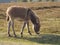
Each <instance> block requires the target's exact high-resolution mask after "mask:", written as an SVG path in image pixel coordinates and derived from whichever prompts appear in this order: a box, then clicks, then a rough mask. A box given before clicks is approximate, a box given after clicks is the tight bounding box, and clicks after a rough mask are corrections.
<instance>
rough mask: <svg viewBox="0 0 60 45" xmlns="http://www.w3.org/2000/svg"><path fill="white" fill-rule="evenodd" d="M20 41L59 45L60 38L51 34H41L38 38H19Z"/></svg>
mask: <svg viewBox="0 0 60 45" xmlns="http://www.w3.org/2000/svg"><path fill="white" fill-rule="evenodd" d="M20 39H24V40H28V41H32V42H36V43H42V44H60V36H58V35H51V34H42V35H40V36H33V37H23V38H21V37H20Z"/></svg>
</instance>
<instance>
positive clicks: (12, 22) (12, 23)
mask: <svg viewBox="0 0 60 45" xmlns="http://www.w3.org/2000/svg"><path fill="white" fill-rule="evenodd" d="M11 25H12V30H13V33H14V37H16V34H15V31H14V20H13V21H11Z"/></svg>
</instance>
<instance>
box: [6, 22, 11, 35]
mask: <svg viewBox="0 0 60 45" xmlns="http://www.w3.org/2000/svg"><path fill="white" fill-rule="evenodd" d="M10 26H11V21H8V28H7V30H8V36H11V35H10Z"/></svg>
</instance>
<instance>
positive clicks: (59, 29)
mask: <svg viewBox="0 0 60 45" xmlns="http://www.w3.org/2000/svg"><path fill="white" fill-rule="evenodd" d="M11 5H20V6H23V7H24V6H26V7H29V8H32V7H34V8H35V10H33V11H34V12H35V13H36V14H37V15H38V16H39V19H40V22H41V29H40V34H41V35H40V36H37V35H36V34H35V32H34V30H33V29H32V23H30V30H31V32H32V34H33V36H30V35H29V34H28V33H27V29H25V30H24V37H23V38H21V37H20V32H21V28H22V24H23V21H17V20H15V31H16V34H17V35H18V36H19V37H17V38H14V37H7V22H6V20H5V11H6V9H7V8H8V7H9V6H11ZM46 6H47V7H50V6H60V2H45V3H43V2H38V3H37V2H36V3H21V2H20V3H1V4H0V45H60V8H51V9H39V10H36V8H39V7H46ZM32 9H33V8H32ZM16 23H17V24H16ZM11 34H13V33H12V30H11Z"/></svg>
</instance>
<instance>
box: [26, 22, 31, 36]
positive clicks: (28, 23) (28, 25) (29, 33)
mask: <svg viewBox="0 0 60 45" xmlns="http://www.w3.org/2000/svg"><path fill="white" fill-rule="evenodd" d="M27 28H28V33H29V34H30V35H32V34H31V32H30V29H29V22H28V21H27Z"/></svg>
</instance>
